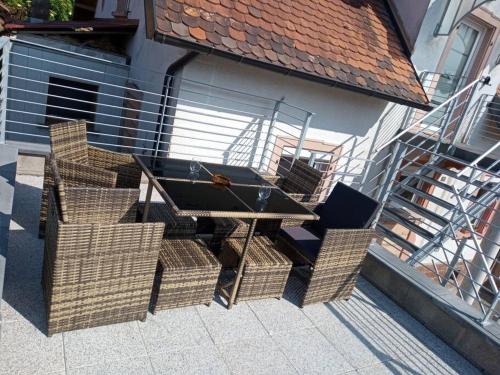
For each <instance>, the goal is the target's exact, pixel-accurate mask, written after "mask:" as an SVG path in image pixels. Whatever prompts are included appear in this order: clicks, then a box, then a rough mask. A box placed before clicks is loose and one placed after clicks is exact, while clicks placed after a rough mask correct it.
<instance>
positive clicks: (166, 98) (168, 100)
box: [153, 51, 199, 156]
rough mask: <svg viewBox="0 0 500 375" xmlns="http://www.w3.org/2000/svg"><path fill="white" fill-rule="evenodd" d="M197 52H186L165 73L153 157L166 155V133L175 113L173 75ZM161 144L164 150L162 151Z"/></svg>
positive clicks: (167, 137)
mask: <svg viewBox="0 0 500 375" xmlns="http://www.w3.org/2000/svg"><path fill="white" fill-rule="evenodd" d="M198 55H199V53H198V52H193V51H191V52H188V53H186V54H185V55H184V56H182V57H181V58H180V59H178V60H176V61H174V62H173V63H172V64H171V65H170V66H169V67H168V68H167V71H166V72H165V77H164V79H163V89H162V99H161V105H160V110H159V114H158V124H157V125H156V134H155V143H154V147H153V149H154V151H153V155H154V156H158V153H160V152H163V153H168V151H169V144H170V143H169V142H170V137H171V135H170V134H165V133H168V128H169V127H170V126H171V125H173V123H174V118H175V112H176V110H177V100H176V98H174V97H173V92H174V87H175V83H176V82H175V80H176V77H175V75H176V74H177V73H178V72H179V71H180V70H182V68H184V67H185V66H186V65H187V64H188V63H189V62H190V61H191V60H193V59H194V58H195V57H196V56H198ZM162 144H163V145H164V146H163V147H164V148H165V149H164V150H162V148H163V147H162Z"/></svg>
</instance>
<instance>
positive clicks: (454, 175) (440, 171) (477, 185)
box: [426, 164, 483, 187]
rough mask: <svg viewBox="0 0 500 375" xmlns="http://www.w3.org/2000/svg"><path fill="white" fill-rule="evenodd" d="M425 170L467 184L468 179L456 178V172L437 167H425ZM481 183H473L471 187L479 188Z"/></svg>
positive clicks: (465, 177) (463, 177) (464, 177)
mask: <svg viewBox="0 0 500 375" xmlns="http://www.w3.org/2000/svg"><path fill="white" fill-rule="evenodd" d="M426 167H427V168H430V169H432V170H433V171H434V172H438V173H440V174H444V175H446V176H449V177H453V178H456V179H457V180H460V181H463V182H467V183H468V182H469V177H467V176H457V172H453V171H450V170H449V169H446V168H441V167H438V166H437V165H430V164H429V165H426ZM482 184H483V183H482V182H481V181H474V182H473V183H472V185H474V186H476V187H480V186H481V185H482Z"/></svg>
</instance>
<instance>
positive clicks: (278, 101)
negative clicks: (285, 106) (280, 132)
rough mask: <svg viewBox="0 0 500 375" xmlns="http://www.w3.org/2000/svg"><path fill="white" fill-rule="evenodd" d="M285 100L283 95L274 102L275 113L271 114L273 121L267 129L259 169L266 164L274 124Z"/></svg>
mask: <svg viewBox="0 0 500 375" xmlns="http://www.w3.org/2000/svg"><path fill="white" fill-rule="evenodd" d="M284 100H285V97H284V96H283V97H282V98H281V99H280V100H277V101H276V103H275V104H274V108H273V114H272V115H271V121H270V122H269V128H268V129H267V134H266V140H265V143H264V149H263V151H262V156H261V158H260V163H259V171H260V170H262V167H263V166H264V160H265V158H266V153H267V151H268V149H267V145H268V144H269V139H270V138H271V134H272V131H273V129H274V126H275V125H276V121H277V120H278V115H279V112H280V107H281V103H283V101H284Z"/></svg>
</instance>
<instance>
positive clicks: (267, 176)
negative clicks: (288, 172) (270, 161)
mask: <svg viewBox="0 0 500 375" xmlns="http://www.w3.org/2000/svg"><path fill="white" fill-rule="evenodd" d="M261 177H262V178H263V179H264V180H266V181H268V182H270V183H272V184H274V185H279V184H280V182H281V181H282V180H283V179H282V177H281V176H278V175H270V174H263V175H261Z"/></svg>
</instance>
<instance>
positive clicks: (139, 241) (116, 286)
mask: <svg viewBox="0 0 500 375" xmlns="http://www.w3.org/2000/svg"><path fill="white" fill-rule="evenodd" d="M53 165H55V163H54V164H53ZM55 168H56V167H55ZM54 173H55V176H56V187H57V191H56V190H54V189H53V188H50V190H49V210H48V218H47V231H46V239H45V255H44V262H43V287H44V294H45V301H46V306H47V309H46V310H47V321H48V331H47V333H48V335H49V336H50V335H53V334H54V333H58V332H65V331H71V330H75V329H81V328H87V327H94V326H100V325H106V324H111V323H118V322H124V321H130V320H144V319H145V318H146V313H147V309H148V305H149V300H150V296H151V290H152V286H153V279H154V274H155V269H156V264H157V261H158V254H159V251H160V244H161V239H162V235H163V231H164V224H163V223H146V224H142V223H136V222H135V219H136V216H137V204H138V203H137V202H138V198H139V190H138V189H103V188H72V187H67V188H66V187H65V186H64V184H63V182H62V181H60V180H59V178H58V172H57V170H56V171H55V172H54ZM58 181H59V182H58Z"/></svg>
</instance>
